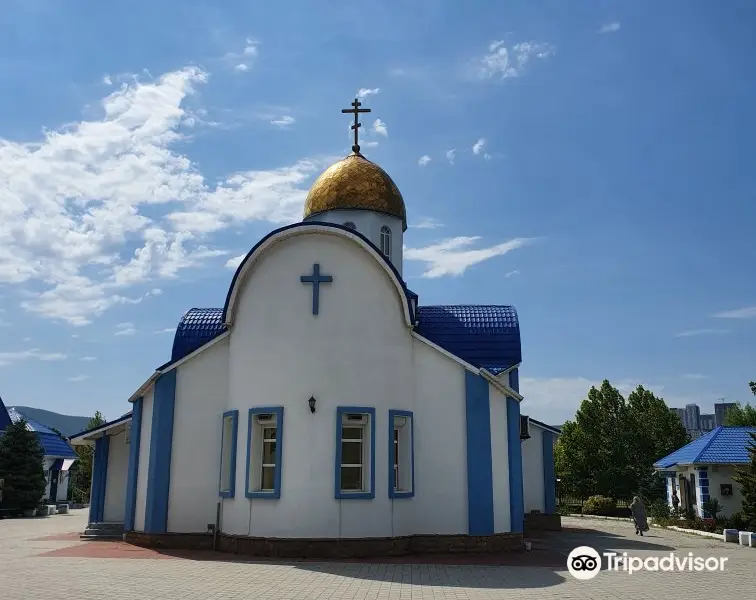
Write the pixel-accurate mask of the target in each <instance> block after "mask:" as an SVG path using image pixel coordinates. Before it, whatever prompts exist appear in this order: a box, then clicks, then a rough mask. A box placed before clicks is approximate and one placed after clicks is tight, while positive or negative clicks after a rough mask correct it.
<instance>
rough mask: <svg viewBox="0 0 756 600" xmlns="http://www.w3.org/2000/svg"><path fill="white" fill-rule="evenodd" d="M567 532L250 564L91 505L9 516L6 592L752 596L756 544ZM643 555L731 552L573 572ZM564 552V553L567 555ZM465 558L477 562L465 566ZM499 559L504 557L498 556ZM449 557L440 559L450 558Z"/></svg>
mask: <svg viewBox="0 0 756 600" xmlns="http://www.w3.org/2000/svg"><path fill="white" fill-rule="evenodd" d="M563 523H564V525H565V527H566V529H565V531H564V532H561V533H554V534H546V535H542V536H540V537H538V538H532V541H533V550H532V552H529V553H527V554H525V555H520V556H517V557H514V558H513V557H505V558H501V559H500V560H499V559H496V558H494V559H490V558H489V559H486V560H484V561H481V562H485V563H487V564H483V565H481V564H471V563H473V562H476V561H475V560H474V559H471V558H469V557H467V558H466V559H463V560H461V561H459V560H457V561H455V559H453V558H451V557H441V558H435V559H434V562H435V563H437V564H419V563H418V562H415V563H414V564H397V561H393V563H389V562H384V563H380V562H373V563H367V562H341V563H318V562H304V561H303V562H289V563H278V562H271V561H268V562H249V561H244V560H238V559H237V558H236V557H232V556H228V555H223V554H218V553H216V554H212V555H211V556H212V558H213V560H208V559H209V558H210V557H209V556H208V555H202V554H194V555H191V556H188V557H187V556H179V555H177V554H176V553H173V554H167V553H157V552H152V551H145V550H141V549H135V548H133V547H130V546H127V545H125V544H119V543H107V542H80V541H79V540H78V537H77V534H78V532H80V531H82V530H83V528H84V526H85V524H86V511H73V513H72V514H71V515H56V516H53V517H46V518H39V519H17V520H2V521H0V600H6V599H7V600H38V599H39V598H48V597H51V594H52V597H54V598H55V599H56V600H90V599H91V600H131V599H139V600H221V599H223V600H229V599H233V600H242V599H250V600H301V599H313V600H314V599H317V600H328V599H339V600H352V599H364V600H371V599H375V600H391V599H394V598H397V599H401V600H405V599H406V600H415V599H423V600H426V599H428V600H430V599H433V600H441V599H447V598H450V599H451V598H453V599H454V600H476V599H489V600H499V599H501V600H507V599H510V598H511V599H526V600H527V599H531V598H532V599H538V600H549V599H556V598H559V599H562V600H587V599H590V600H659V599H660V598H661V599H662V600H698V599H701V600H704V599H709V598H711V597H712V594H715V595H716V596H718V597H724V598H751V597H753V590H754V589H756V549H752V548H741V547H738V546H736V545H734V544H727V545H725V544H723V543H720V542H718V541H716V540H711V539H707V538H702V537H696V536H691V535H687V534H683V533H677V532H671V531H665V530H657V529H653V530H652V531H651V532H649V535H647V536H645V537H643V538H639V537H636V536H635V535H634V532H633V528H632V526H631V525H630V524H629V522H628V523H625V522H614V521H601V520H590V519H580V518H566V519H564V521H563ZM579 545H588V546H591V547H594V548H596V549H597V550H599V551H600V552H604V551H617V552H619V553H622V552H628V554H629V555H631V556H639V557H647V556H663V555H668V554H669V553H670V552H673V551H674V552H676V553H677V554H678V556H679V555H682V556H687V554H688V552H692V553H693V554H694V555H695V556H703V557H708V556H717V557H727V558H728V561H727V563H726V570H725V572H724V573H695V572H691V573H687V572H686V573H679V572H678V573H654V572H638V573H635V574H633V575H628V574H627V573H622V572H601V573H599V575H598V576H597V577H596V578H595V579H593V580H590V581H578V580H576V579H574V578H572V576H571V575H570V574H569V573H568V572H567V570H566V568H565V564H566V556H567V554H568V553H569V552H570V550H572V549H573V548H574V547H576V546H579ZM555 557H556V560H555ZM455 562H462V563H467V564H453V563H455ZM492 562H494V563H496V562H498V563H499V564H493V565H492V564H491V563H492ZM439 563H440V564H439Z"/></svg>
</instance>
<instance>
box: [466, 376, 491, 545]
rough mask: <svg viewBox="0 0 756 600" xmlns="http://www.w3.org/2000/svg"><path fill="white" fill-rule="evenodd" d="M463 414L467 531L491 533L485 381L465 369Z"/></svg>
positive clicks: (489, 424) (488, 420) (489, 437)
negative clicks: (465, 426)
mask: <svg viewBox="0 0 756 600" xmlns="http://www.w3.org/2000/svg"><path fill="white" fill-rule="evenodd" d="M465 417H466V425H467V428H466V432H467V523H468V525H467V527H468V533H469V534H470V535H493V533H494V496H493V459H492V457H491V407H490V401H489V395H488V382H487V381H486V380H485V379H484V378H483V377H481V376H480V375H474V374H473V373H470V372H469V371H465Z"/></svg>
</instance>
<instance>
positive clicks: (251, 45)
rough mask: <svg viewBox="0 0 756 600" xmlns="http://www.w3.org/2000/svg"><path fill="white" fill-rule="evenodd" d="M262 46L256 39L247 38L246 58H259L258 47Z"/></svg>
mask: <svg viewBox="0 0 756 600" xmlns="http://www.w3.org/2000/svg"><path fill="white" fill-rule="evenodd" d="M259 46H260V42H258V41H257V40H255V39H252V38H247V43H246V46H244V52H243V54H244V56H257V55H258V47H259Z"/></svg>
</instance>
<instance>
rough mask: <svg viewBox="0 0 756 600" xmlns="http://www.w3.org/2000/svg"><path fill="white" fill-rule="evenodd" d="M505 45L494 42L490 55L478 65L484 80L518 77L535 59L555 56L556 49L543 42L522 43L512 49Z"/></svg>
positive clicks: (479, 74)
mask: <svg viewBox="0 0 756 600" xmlns="http://www.w3.org/2000/svg"><path fill="white" fill-rule="evenodd" d="M504 44H505V42H503V41H494V42H491V43H490V44H489V46H488V53H487V54H486V55H484V56H483V58H481V59H480V60H479V61H478V62H477V65H476V71H477V74H478V76H479V77H481V78H483V79H493V78H494V77H498V78H500V79H507V78H509V77H517V76H519V75H521V74H522V73H523V71H524V69H525V67H526V65H527V64H528V63H529V62H531V61H532V60H533V59H545V58H548V57H549V56H551V55H552V54H554V47H553V46H552V45H551V44H545V43H542V42H520V43H519V44H515V45H514V46H512V47H511V48H507V47H506V46H505V45H504Z"/></svg>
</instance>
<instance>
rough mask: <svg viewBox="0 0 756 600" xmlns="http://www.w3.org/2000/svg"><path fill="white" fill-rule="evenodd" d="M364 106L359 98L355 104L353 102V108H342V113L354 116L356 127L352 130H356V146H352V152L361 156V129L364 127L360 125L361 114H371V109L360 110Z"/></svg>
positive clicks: (355, 100)
mask: <svg viewBox="0 0 756 600" xmlns="http://www.w3.org/2000/svg"><path fill="white" fill-rule="evenodd" d="M360 106H362V102H360V101H359V100H358V99H357V98H355V99H354V102H352V108H342V109H341V112H342V113H343V114H353V115H354V125H352V129H353V130H354V145H353V146H352V152H354V153H355V154H359V152H360V143H359V129H360V127H362V123H360V113H369V112H370V109H369V108H360Z"/></svg>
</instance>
